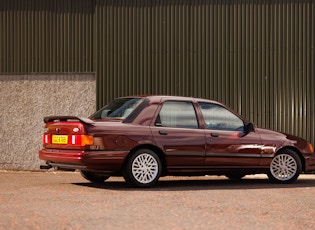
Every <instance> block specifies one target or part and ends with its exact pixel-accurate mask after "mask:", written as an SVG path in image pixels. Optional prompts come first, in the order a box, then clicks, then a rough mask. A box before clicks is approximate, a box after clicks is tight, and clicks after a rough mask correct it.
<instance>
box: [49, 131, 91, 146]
mask: <svg viewBox="0 0 315 230" xmlns="http://www.w3.org/2000/svg"><path fill="white" fill-rule="evenodd" d="M53 136H54V137H53ZM56 137H60V138H56ZM61 137H62V138H61ZM43 144H44V145H48V144H56V145H73V146H87V145H93V136H90V135H52V134H46V133H45V134H43Z"/></svg>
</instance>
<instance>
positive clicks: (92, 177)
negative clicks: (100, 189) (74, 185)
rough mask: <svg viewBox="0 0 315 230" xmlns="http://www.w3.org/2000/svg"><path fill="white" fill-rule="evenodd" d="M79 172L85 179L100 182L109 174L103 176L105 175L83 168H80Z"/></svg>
mask: <svg viewBox="0 0 315 230" xmlns="http://www.w3.org/2000/svg"><path fill="white" fill-rule="evenodd" d="M80 173H81V176H82V177H84V178H85V179H87V180H88V181H91V182H93V183H101V182H104V181H105V180H107V179H108V178H109V176H105V175H101V174H97V173H94V172H89V171H85V170H81V171H80Z"/></svg>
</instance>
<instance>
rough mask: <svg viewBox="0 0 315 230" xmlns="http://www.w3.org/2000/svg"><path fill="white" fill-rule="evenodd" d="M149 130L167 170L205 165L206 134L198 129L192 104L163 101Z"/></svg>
mask: <svg viewBox="0 0 315 230" xmlns="http://www.w3.org/2000/svg"><path fill="white" fill-rule="evenodd" d="M151 130H152V134H153V137H154V140H155V143H156V145H157V146H159V147H160V148H161V149H162V150H163V151H164V153H165V156H166V161H167V165H168V167H169V169H171V168H174V169H176V168H177V169H179V168H190V167H194V168H196V167H197V168H198V167H202V166H203V165H204V157H205V144H206V143H205V142H206V140H205V133H204V130H203V129H200V128H199V123H198V120H197V116H196V111H195V107H194V104H193V102H191V101H165V102H164V103H162V105H161V107H160V111H159V113H158V115H157V119H156V121H155V123H154V124H153V125H152V126H151Z"/></svg>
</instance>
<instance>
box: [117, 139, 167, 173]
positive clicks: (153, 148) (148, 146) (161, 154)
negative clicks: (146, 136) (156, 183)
mask: <svg viewBox="0 0 315 230" xmlns="http://www.w3.org/2000/svg"><path fill="white" fill-rule="evenodd" d="M139 149H150V150H151V151H153V152H155V153H156V154H157V155H158V157H159V158H160V160H161V163H162V173H161V176H165V175H166V170H167V167H166V159H165V155H164V152H163V151H162V150H161V149H160V148H159V147H157V146H155V145H151V144H143V145H139V146H137V147H135V148H133V149H131V150H130V152H129V154H128V155H127V157H126V158H125V161H124V164H123V167H125V166H126V164H127V162H128V160H129V158H130V157H131V156H132V154H133V153H134V152H136V151H137V150H139Z"/></svg>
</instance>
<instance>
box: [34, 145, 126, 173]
mask: <svg viewBox="0 0 315 230" xmlns="http://www.w3.org/2000/svg"><path fill="white" fill-rule="evenodd" d="M128 153H129V152H128V151H82V150H65V149H62V150H61V149H42V150H40V151H39V158H40V159H41V160H45V161H46V163H47V164H48V165H51V166H55V167H59V168H67V169H85V170H101V171H106V172H116V171H120V170H121V167H122V165H123V163H124V161H125V158H126V157H127V155H128Z"/></svg>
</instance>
